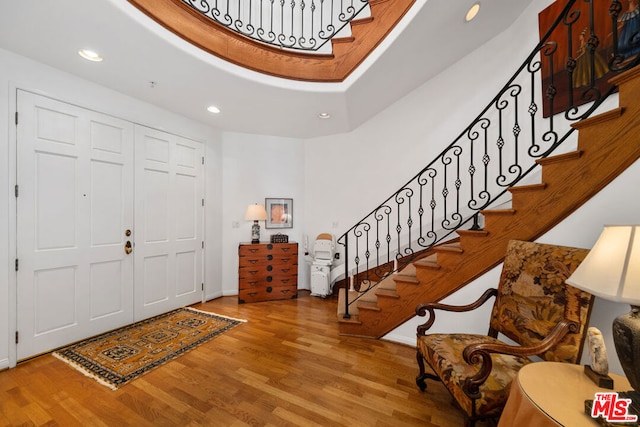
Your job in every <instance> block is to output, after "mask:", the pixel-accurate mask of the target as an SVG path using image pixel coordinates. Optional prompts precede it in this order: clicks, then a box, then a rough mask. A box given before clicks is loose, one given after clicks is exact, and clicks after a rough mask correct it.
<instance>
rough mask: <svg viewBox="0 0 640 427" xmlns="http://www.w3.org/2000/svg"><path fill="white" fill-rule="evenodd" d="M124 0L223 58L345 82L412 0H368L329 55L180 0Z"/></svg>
mask: <svg viewBox="0 0 640 427" xmlns="http://www.w3.org/2000/svg"><path fill="white" fill-rule="evenodd" d="M128 1H129V3H131V4H132V5H133V6H135V7H136V8H138V9H139V10H140V11H142V12H143V13H145V14H146V15H147V16H149V17H150V18H151V19H153V20H154V21H156V22H157V23H159V24H160V25H162V26H163V27H164V28H166V29H168V30H169V31H171V32H173V33H174V34H176V35H177V36H179V37H181V38H183V39H184V40H186V41H188V42H189V43H191V44H193V45H195V46H197V47H199V48H200V49H202V50H204V51H206V52H208V53H210V54H212V55H215V56H217V57H219V58H221V59H224V60H226V61H229V62H231V63H233V64H236V65H239V66H241V67H244V68H248V69H250V70H253V71H257V72H260V73H264V74H268V75H271V76H275V77H282V78H286V79H292V80H301V81H311V82H341V81H344V80H345V79H346V78H347V77H348V76H349V75H350V74H351V73H352V72H353V71H354V70H355V69H356V68H357V67H358V65H360V64H361V63H362V61H364V59H365V58H366V57H367V56H368V55H369V54H370V53H371V52H372V51H373V50H374V49H375V48H376V47H377V46H378V45H379V44H380V42H381V41H382V40H384V38H385V37H386V36H387V35H388V34H389V33H390V32H391V30H392V29H393V28H394V27H395V26H396V25H397V24H398V22H400V20H401V19H402V17H403V16H404V15H405V14H406V13H407V11H408V10H409V9H410V8H411V6H412V5H413V4H414V2H415V0H371V1H369V6H370V8H371V18H366V19H362V20H354V21H352V26H351V31H352V36H351V37H348V38H347V39H348V40H347V41H348V42H347V43H344V42H339V41H336V42H332V48H333V53H332V54H324V55H323V54H320V55H318V54H310V53H304V52H292V51H287V50H283V49H279V48H277V47H273V46H269V45H266V44H263V43H260V42H257V41H254V40H252V39H250V38H248V37H245V36H242V35H240V34H238V33H236V32H234V31H232V30H230V29H228V28H226V27H225V26H223V25H221V24H218V23H217V22H215V21H213V20H211V19H209V18H207V17H205V16H203V15H202V14H200V13H198V12H197V11H195V10H193V9H192V8H190V7H189V6H188V5H186V4H184V3H183V2H182V1H181V0H128ZM343 41H344V40H343Z"/></svg>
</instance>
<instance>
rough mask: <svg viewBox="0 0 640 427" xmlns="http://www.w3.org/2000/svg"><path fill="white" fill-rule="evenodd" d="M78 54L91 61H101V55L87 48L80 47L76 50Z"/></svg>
mask: <svg viewBox="0 0 640 427" xmlns="http://www.w3.org/2000/svg"><path fill="white" fill-rule="evenodd" d="M78 55H80V56H82V57H83V58H84V59H86V60H88V61H93V62H101V61H102V56H100V55H98V54H97V53H96V52H94V51H92V50H89V49H80V50H79V51H78Z"/></svg>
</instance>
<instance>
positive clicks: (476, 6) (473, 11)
mask: <svg viewBox="0 0 640 427" xmlns="http://www.w3.org/2000/svg"><path fill="white" fill-rule="evenodd" d="M479 10H480V3H476V4H474V5H473V6H471V7H470V8H469V10H468V11H467V16H465V17H464V20H465V21H467V22H469V21H471V20H472V19H473V18H475V17H476V15H477V14H478V11H479Z"/></svg>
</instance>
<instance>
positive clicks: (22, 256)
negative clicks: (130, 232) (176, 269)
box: [16, 91, 134, 359]
mask: <svg viewBox="0 0 640 427" xmlns="http://www.w3.org/2000/svg"><path fill="white" fill-rule="evenodd" d="M17 100H18V113H19V117H20V123H19V125H18V132H17V159H16V162H17V163H16V170H17V183H18V185H19V197H18V199H17V245H16V246H17V252H18V259H19V262H20V265H19V270H18V274H17V301H18V310H17V313H18V314H17V316H18V317H17V325H18V331H19V333H20V341H19V343H18V346H17V354H18V359H24V358H26V357H29V356H33V355H35V354H39V353H42V352H44V351H48V350H51V349H53V348H56V347H59V346H62V345H65V344H68V343H70V342H73V341H76V340H79V339H82V338H86V337H89V336H92V335H95V334H97V333H100V332H104V331H106V330H109V329H113V328H115V327H118V326H121V325H124V324H127V323H130V322H131V321H132V320H133V302H132V300H133V258H132V257H131V256H127V255H126V253H125V251H124V249H123V248H124V244H125V240H126V238H125V234H124V231H125V229H126V228H133V146H134V141H133V137H134V133H133V125H132V124H131V123H129V122H126V121H123V120H119V119H116V118H113V117H110V116H106V115H103V114H100V113H96V112H93V111H89V110H86V109H82V108H79V107H76V106H73V105H69V104H66V103H63V102H59V101H55V100H52V99H50V98H46V97H43V96H39V95H35V94H32V93H29V92H25V91H18V96H17Z"/></svg>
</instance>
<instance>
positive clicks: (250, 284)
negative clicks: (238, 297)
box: [247, 282, 258, 286]
mask: <svg viewBox="0 0 640 427" xmlns="http://www.w3.org/2000/svg"><path fill="white" fill-rule="evenodd" d="M247 284H248V285H249V286H255V285H257V284H258V282H247Z"/></svg>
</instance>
